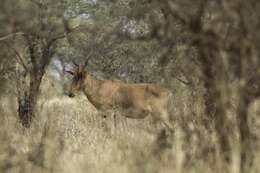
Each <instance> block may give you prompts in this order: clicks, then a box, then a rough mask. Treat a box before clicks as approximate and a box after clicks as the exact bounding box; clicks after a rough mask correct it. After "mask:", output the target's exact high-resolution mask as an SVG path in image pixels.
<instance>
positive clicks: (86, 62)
mask: <svg viewBox="0 0 260 173" xmlns="http://www.w3.org/2000/svg"><path fill="white" fill-rule="evenodd" d="M89 59H90V54H89V55H88V57H87V58H86V61H85V63H84V67H86V66H87V65H88V61H89Z"/></svg>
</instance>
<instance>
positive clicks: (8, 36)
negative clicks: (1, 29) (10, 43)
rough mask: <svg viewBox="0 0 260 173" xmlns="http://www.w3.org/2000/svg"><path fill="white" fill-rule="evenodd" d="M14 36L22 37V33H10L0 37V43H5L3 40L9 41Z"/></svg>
mask: <svg viewBox="0 0 260 173" xmlns="http://www.w3.org/2000/svg"><path fill="white" fill-rule="evenodd" d="M15 35H24V33H23V32H16V33H11V34H8V35H5V36H2V37H0V41H5V40H7V39H10V38H11V37H13V36H15Z"/></svg>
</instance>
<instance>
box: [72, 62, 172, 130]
mask: <svg viewBox="0 0 260 173" xmlns="http://www.w3.org/2000/svg"><path fill="white" fill-rule="evenodd" d="M67 72H68V73H70V74H71V75H72V76H73V79H72V82H71V85H70V88H69V92H68V96H69V97H74V96H75V94H76V93H77V92H78V91H83V92H84V94H85V95H86V96H87V98H88V100H89V101H90V102H91V103H92V104H93V105H94V106H95V107H96V108H97V109H98V110H102V111H107V110H110V109H119V110H120V112H122V115H124V116H126V117H128V118H135V119H141V118H145V117H146V116H147V115H149V114H151V115H152V116H153V117H154V118H155V119H157V120H161V121H162V122H163V123H164V124H165V126H166V127H167V128H169V129H172V128H171V127H172V125H171V123H170V121H169V115H170V114H169V108H170V106H171V105H170V103H171V99H172V94H171V92H170V90H168V89H166V88H164V87H161V86H159V85H156V84H149V83H132V84H129V83H124V82H122V81H113V80H97V79H94V78H93V77H92V76H91V75H90V74H89V73H88V72H87V71H85V70H84V66H83V65H77V64H75V68H74V69H73V70H71V71H67Z"/></svg>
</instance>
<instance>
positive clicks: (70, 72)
mask: <svg viewBox="0 0 260 173" xmlns="http://www.w3.org/2000/svg"><path fill="white" fill-rule="evenodd" d="M65 72H67V73H69V74H71V75H74V73H73V72H72V71H70V70H66V71H65Z"/></svg>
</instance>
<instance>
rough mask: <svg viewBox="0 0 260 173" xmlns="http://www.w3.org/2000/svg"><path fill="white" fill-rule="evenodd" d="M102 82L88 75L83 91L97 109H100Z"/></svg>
mask: <svg viewBox="0 0 260 173" xmlns="http://www.w3.org/2000/svg"><path fill="white" fill-rule="evenodd" d="M101 84H102V81H100V80H96V79H94V78H93V77H92V76H91V75H89V74H87V75H86V77H85V81H84V86H83V91H84V93H85V95H86V96H87V98H88V100H89V101H90V102H91V103H92V104H93V105H94V106H95V107H96V108H97V107H99V100H98V95H99V94H98V93H99V89H100V86H101Z"/></svg>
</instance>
